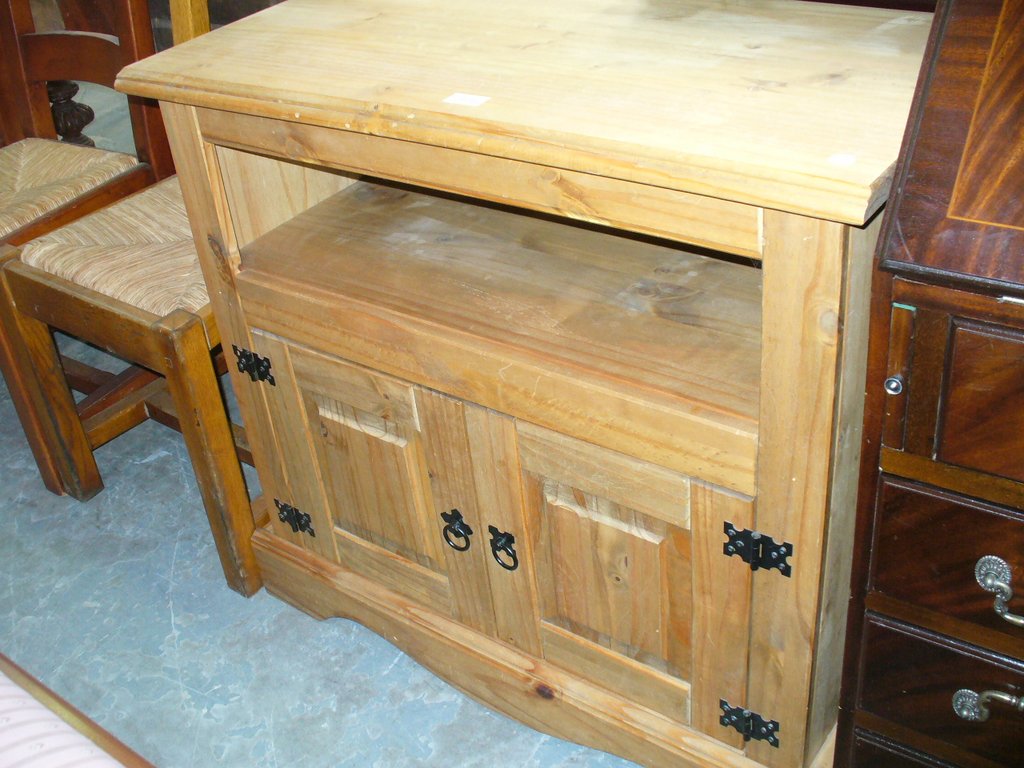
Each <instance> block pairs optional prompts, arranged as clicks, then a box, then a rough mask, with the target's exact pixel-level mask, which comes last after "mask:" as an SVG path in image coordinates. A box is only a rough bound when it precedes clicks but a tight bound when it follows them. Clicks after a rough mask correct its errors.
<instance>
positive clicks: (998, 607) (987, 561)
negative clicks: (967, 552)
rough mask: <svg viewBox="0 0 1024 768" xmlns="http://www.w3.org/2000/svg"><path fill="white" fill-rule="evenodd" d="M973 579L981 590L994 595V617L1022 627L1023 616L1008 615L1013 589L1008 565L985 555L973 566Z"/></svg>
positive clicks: (992, 556)
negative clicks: (996, 616)
mask: <svg viewBox="0 0 1024 768" xmlns="http://www.w3.org/2000/svg"><path fill="white" fill-rule="evenodd" d="M974 578H975V579H977V580H978V585H979V586H980V587H981V588H982V589H984V590H985V591H986V592H992V593H994V594H995V596H996V600H995V604H994V605H993V606H992V608H993V610H994V611H995V612H996V615H998V616H1001V617H1002V618H1003V619H1005V620H1006V621H1008V622H1010V623H1011V624H1013V625H1015V626H1018V627H1024V616H1018V615H1016V614H1014V613H1010V606H1009V603H1010V600H1011V599H1012V598H1013V587H1012V586H1011V584H1010V582H1011V580H1012V578H1013V571H1012V570H1011V568H1010V564H1009V563H1007V562H1006V561H1005V560H1003V559H1002V558H1001V557H996V556H995V555H985V556H984V557H983V558H981V559H980V560H978V562H977V564H976V565H975V566H974Z"/></svg>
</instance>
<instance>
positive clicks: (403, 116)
mask: <svg viewBox="0 0 1024 768" xmlns="http://www.w3.org/2000/svg"><path fill="white" fill-rule="evenodd" d="M930 20H931V15H930V14H927V13H919V12H910V11H890V10H883V9H872V8H853V7H848V6H837V5H821V4H814V3H797V2H788V1H786V0H761V1H758V2H749V3H744V4H743V5H742V6H735V5H733V6H726V5H725V4H723V3H721V2H718V1H716V0H662V1H661V2H650V1H649V0H618V2H605V3H592V2H588V1H587V0H567V2H563V3H559V4H554V5H553V4H551V3H549V2H543V0H524V2H520V3H518V4H517V5H516V8H515V12H514V13H509V12H508V10H507V8H506V7H505V6H502V5H500V4H497V5H496V4H493V3H479V2H471V0H453V2H450V3H446V4H445V5H444V10H443V11H441V12H439V11H438V8H437V6H435V5H433V4H427V3H422V2H416V1H415V0H372V1H371V0H354V1H353V2H349V3H344V4H339V3H335V2H330V1H329V0H289V1H288V2H285V3H283V4H281V5H278V6H274V7H272V8H269V9H267V10H265V11H263V12H261V13H258V14H255V15H253V16H250V17H248V18H245V19H243V20H241V21H239V22H237V23H235V24H232V25H229V26H227V27H224V28H222V29H220V30H216V31H215V32H213V33H211V34H209V35H204V36H202V37H200V38H198V39H196V40H193V41H190V42H189V43H187V44H185V45H182V46H176V47H175V48H173V49H171V50H169V51H165V52H164V53H162V54H160V55H158V56H156V57H154V58H151V59H149V60H147V61H145V62H142V63H140V64H136V65H134V66H132V67H129V68H128V69H126V70H124V71H122V73H121V76H120V79H119V87H120V88H121V89H122V90H125V91H128V92H130V93H135V94H139V95H146V96H153V97H157V98H161V99H167V100H170V101H174V100H182V101H185V102H187V103H190V104H195V105H197V106H207V107H214V108H226V109H231V110H233V111H242V112H246V113H250V114H256V115H264V116H270V117H278V118H282V119H286V120H297V121H298V120H301V121H303V122H309V123H314V124H322V125H330V126H333V127H337V128H342V129H346V130H353V131H357V132H363V133H373V134H377V135H383V136H393V137H396V138H404V139H411V140H415V141H419V142H423V143H428V144H430V143H443V144H444V145H445V146H449V147H452V148H456V149H463V150H468V151H471V152H478V153H483V154H493V155H497V156H502V157H508V158H512V159H517V160H528V161H535V162H543V163H547V164H550V165H553V166H556V167H562V168H568V169H572V170H584V171H589V172H594V173H597V174H600V175H607V176H613V177H619V178H624V179H630V180H634V181H641V182H645V183H651V184H655V185H661V186H667V187H672V188H676V189H682V190H686V191H691V192H697V193H701V194H708V195H712V196H716V197H722V198H725V199H731V200H738V201H741V202H748V203H753V204H756V205H768V206H772V207H777V208H782V209H784V210H792V211H796V212H801V213H807V214H811V215H820V216H822V217H825V218H833V219H837V220H842V221H847V222H851V223H856V224H861V223H863V221H864V220H865V219H866V218H867V216H868V215H869V213H870V212H872V211H874V210H876V209H877V208H878V207H879V206H880V204H881V203H882V201H883V200H884V198H885V196H886V193H887V190H888V175H889V172H890V167H891V165H892V164H893V163H894V161H895V159H896V155H897V152H898V149H899V145H900V138H901V136H902V133H903V128H904V125H905V122H906V116H907V113H908V110H909V107H910V100H911V96H912V93H913V88H914V83H915V80H916V75H917V71H918V68H919V66H920V63H921V55H922V52H923V49H924V44H925V39H926V37H927V34H928V29H929V23H930Z"/></svg>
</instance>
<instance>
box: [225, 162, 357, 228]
mask: <svg viewBox="0 0 1024 768" xmlns="http://www.w3.org/2000/svg"><path fill="white" fill-rule="evenodd" d="M216 152H217V162H218V163H219V164H220V167H221V172H222V173H223V176H224V190H225V192H226V194H227V199H228V204H229V208H230V214H231V221H232V224H233V225H234V229H235V236H236V238H237V243H238V247H239V248H244V247H245V246H246V245H248V244H249V243H251V242H252V241H253V240H255V239H256V238H257V237H260V236H261V235H265V234H266V233H267V232H269V231H270V230H272V229H273V228H274V227H277V226H280V225H281V224H284V223H285V222H286V221H288V220H290V219H293V218H294V217H295V216H297V215H298V214H300V213H302V212H303V211H305V210H307V209H308V208H312V207H313V206H314V205H316V204H317V203H319V202H320V201H321V200H325V199H326V198H328V197H330V196H331V195H333V194H335V193H336V192H340V191H341V190H343V189H344V188H345V187H347V186H349V185H350V184H354V183H355V181H356V180H355V178H353V177H350V176H345V175H344V174H341V173H334V172H331V171H328V170H325V169H317V168H311V167H309V166H306V165H299V164H298V163H289V162H284V161H281V160H277V159H275V158H272V157H265V156H263V155H256V154H253V153H251V152H240V151H238V150H234V149H229V148H227V147H217V148H216Z"/></svg>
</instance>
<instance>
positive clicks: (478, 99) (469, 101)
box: [444, 93, 491, 107]
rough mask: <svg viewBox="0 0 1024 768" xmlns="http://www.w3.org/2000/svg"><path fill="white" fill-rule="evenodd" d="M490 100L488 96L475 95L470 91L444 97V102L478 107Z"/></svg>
mask: <svg viewBox="0 0 1024 768" xmlns="http://www.w3.org/2000/svg"><path fill="white" fill-rule="evenodd" d="M490 100H491V97H490V96H476V95H474V94H472V93H453V94H452V95H451V96H449V97H448V98H446V99H444V103H445V104H458V105H460V106H463V107H479V106H480V105H481V104H486V103H487V102H488V101H490Z"/></svg>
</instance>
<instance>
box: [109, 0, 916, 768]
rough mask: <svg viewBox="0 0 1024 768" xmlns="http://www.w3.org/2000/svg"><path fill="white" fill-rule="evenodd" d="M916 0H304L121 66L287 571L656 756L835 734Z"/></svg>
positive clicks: (777, 754)
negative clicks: (882, 241)
mask: <svg viewBox="0 0 1024 768" xmlns="http://www.w3.org/2000/svg"><path fill="white" fill-rule="evenodd" d="M930 22H931V16H930V14H927V13H918V12H895V11H888V10H879V9H869V8H853V7H846V6H839V5H827V6H826V5H816V4H811V3H801V2H791V1H790V0H772V1H771V2H762V1H760V0H755V1H753V2H746V3H742V4H737V3H725V2H718V1H712V0H658V1H654V0H608V1H607V2H593V0H564V1H563V2H560V3H550V2H541V1H540V0H524V1H523V2H519V3H517V4H515V6H514V7H508V6H504V5H502V4H498V3H490V2H479V1H477V2H474V1H473V0H448V1H447V2H432V3H427V2H422V1H417V0H352V1H351V2H345V3H338V2H331V1H329V0H288V1H287V2H285V3H283V4H281V5H278V6H274V7H272V8H270V9H268V10H266V11H264V12H261V13H259V14H256V15H254V16H251V17H249V18H246V19H243V20H242V21H240V22H237V23H235V24H232V25H229V26H227V27H224V28H222V29H220V30H217V31H215V32H213V33H211V34H209V35H205V36H203V37H201V38H198V39H196V40H193V41H190V42H189V43H187V44H184V45H181V46H177V47H175V48H173V49H171V50H169V51H165V52H163V53H161V54H158V55H157V56H155V57H153V58H151V59H149V60H146V61H143V62H141V63H139V64H136V65H134V66H132V67H129V68H128V69H126V70H125V71H124V72H123V73H122V74H121V77H120V80H119V87H120V88H121V89H122V90H124V91H127V92H129V93H131V94H134V95H137V96H144V97H150V98H155V99H158V100H159V101H160V102H161V106H162V110H163V115H164V119H165V121H166V123H167V126H168V132H169V134H170V137H171V142H172V148H173V152H174V156H175V162H176V164H177V168H178V172H179V175H180V178H181V181H182V185H183V188H184V191H185V197H186V203H187V206H188V210H189V215H190V218H191V220H192V224H193V228H194V232H195V236H196V242H197V244H198V246H199V249H200V252H201V259H202V265H203V269H204V274H205V277H206V280H207V283H208V285H209V288H210V293H211V300H212V303H213V307H214V311H215V313H216V317H217V321H218V324H219V326H220V329H221V333H222V336H223V338H224V339H225V345H226V347H227V348H228V351H229V354H230V355H232V359H233V360H235V361H237V365H236V366H235V369H234V370H233V373H232V375H233V382H234V384H235V388H236V390H237V392H238V397H239V401H240V404H241V407H242V410H243V415H244V418H245V421H246V423H247V426H248V429H249V432H250V440H251V443H252V450H253V455H254V457H255V459H256V464H257V468H258V471H259V475H260V480H261V483H262V487H263V491H264V494H263V500H262V509H264V510H265V512H266V514H267V518H268V520H267V523H266V524H265V525H264V526H262V527H261V528H260V530H259V531H258V532H257V534H256V536H255V546H256V548H257V551H258V553H259V554H258V557H259V565H260V568H261V571H262V577H263V579H264V582H265V584H266V585H267V587H268V589H269V590H270V591H271V592H272V593H273V594H275V595H277V596H279V597H281V598H282V599H285V600H287V601H289V602H291V603H293V604H295V605H297V606H299V607H300V608H302V609H303V610H305V611H307V612H309V613H310V614H312V615H314V616H318V617H324V618H326V617H346V618H351V619H355V620H356V621H359V622H361V623H363V624H365V625H366V626H368V627H370V628H372V629H373V630H375V631H376V632H378V633H380V634H381V635H383V636H385V637H386V638H388V640H390V641H391V642H393V643H395V644H396V645H397V646H399V647H400V648H402V649H403V650H405V651H407V652H408V653H409V654H410V655H412V656H413V657H414V658H416V659H417V660H419V661H420V662H422V663H423V664H425V665H426V666H427V667H429V668H430V669H432V670H434V671H435V672H436V673H437V674H439V675H441V676H442V677H444V678H445V679H447V680H449V681H450V682H452V683H453V684H454V685H456V686H458V687H459V688H461V689H462V690H463V691H465V692H467V693H468V694H469V695H471V696H473V697H475V698H477V699H479V700H481V701H483V702H485V703H487V704H488V705H490V706H492V707H494V708H495V709H498V710H500V711H502V712H505V713H507V714H509V715H511V716H512V717H515V718H517V719H519V720H522V721H523V722H526V723H528V724H530V725H533V726H535V727H537V728H540V729H542V730H545V731H548V732H551V733H554V734H556V735H559V736H562V737H565V738H569V739H572V740H575V741H578V742H581V743H585V744H588V745H591V746H595V747H598V748H601V749H605V750H608V751H611V752H615V753H618V754H621V755H624V756H626V757H628V758H630V759H632V760H635V761H637V762H639V763H642V764H645V765H650V766H673V768H678V767H679V766H692V767H693V768H704V767H706V766H728V767H729V768H742V767H745V766H749V767H751V768H752V767H753V766H758V765H763V766H773V767H774V768H798V767H801V766H807V765H810V764H812V762H813V761H814V760H815V759H819V760H821V759H823V758H821V757H819V753H821V754H822V755H824V754H825V753H826V751H827V743H828V738H829V735H830V733H831V732H832V731H833V728H834V725H835V720H836V712H837V702H838V695H839V677H840V668H841V654H842V645H843V639H844V627H845V615H846V597H847V589H848V584H849V573H850V563H851V559H850V547H851V531H852V524H853V513H854V509H853V507H854V502H853V498H854V495H855V489H856V467H857V462H858V457H859V452H860V437H859V434H860V425H861V421H862V403H863V388H862V381H863V377H864V365H865V344H866V335H867V314H866V308H867V305H868V296H867V294H868V288H869V282H870V274H871V254H872V251H873V249H874V245H875V240H876V238H877V231H878V230H877V222H878V219H879V217H878V216H877V213H878V211H879V210H880V208H881V207H882V205H883V203H884V201H885V199H886V196H887V194H888V187H889V183H890V177H891V173H892V167H893V165H894V163H895V160H896V156H897V152H898V150H899V146H900V138H901V135H902V132H903V128H904V125H905V123H906V118H907V113H908V110H909V106H910V102H911V99H912V95H913V91H914V84H915V81H916V77H917V72H918V68H919V66H920V63H921V57H922V53H923V50H924V47H925V42H926V39H927V36H928V31H929V25H930ZM453 759H455V758H453Z"/></svg>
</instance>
